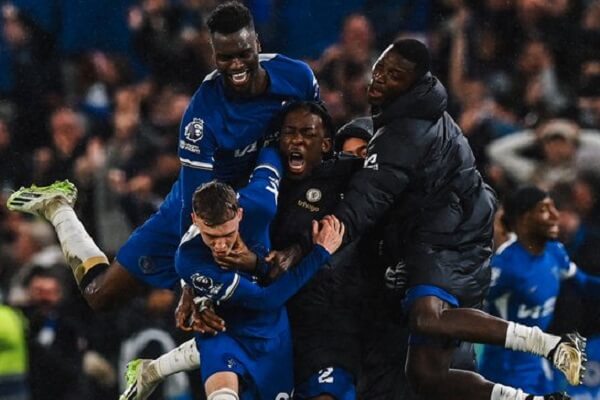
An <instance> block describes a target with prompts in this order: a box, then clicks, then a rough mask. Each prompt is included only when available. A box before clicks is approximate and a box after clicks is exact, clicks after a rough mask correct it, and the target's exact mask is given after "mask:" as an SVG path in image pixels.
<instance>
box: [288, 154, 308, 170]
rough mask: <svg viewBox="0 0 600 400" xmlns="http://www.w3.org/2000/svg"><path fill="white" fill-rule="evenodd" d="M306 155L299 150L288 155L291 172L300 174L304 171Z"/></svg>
mask: <svg viewBox="0 0 600 400" xmlns="http://www.w3.org/2000/svg"><path fill="white" fill-rule="evenodd" d="M304 165H305V161H304V155H302V153H300V152H299V151H292V152H290V155H289V156H288V167H289V170H290V172H292V173H294V174H300V173H302V172H303V171H304Z"/></svg>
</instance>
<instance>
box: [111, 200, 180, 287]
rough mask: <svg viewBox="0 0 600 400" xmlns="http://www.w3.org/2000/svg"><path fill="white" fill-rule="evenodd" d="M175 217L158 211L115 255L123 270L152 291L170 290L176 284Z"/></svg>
mask: <svg viewBox="0 0 600 400" xmlns="http://www.w3.org/2000/svg"><path fill="white" fill-rule="evenodd" d="M174 218H175V215H168V212H167V211H164V210H162V209H161V210H160V211H158V212H156V213H154V214H153V215H152V216H151V217H150V219H148V221H146V223H144V225H142V226H140V227H139V228H137V229H136V230H135V231H134V232H133V233H132V234H131V236H130V237H129V239H128V240H127V242H126V243H125V244H124V245H123V247H121V249H120V250H119V252H118V253H117V260H118V262H119V264H120V265H122V266H123V268H124V269H126V270H127V272H129V274H131V275H132V276H134V277H135V278H136V279H138V280H139V281H141V282H143V283H145V284H146V285H149V286H152V287H158V288H163V289H171V288H173V287H174V286H175V285H176V284H177V282H178V281H179V276H178V275H177V272H176V271H175V262H174V258H175V252H176V251H177V247H178V245H179V240H180V235H179V223H178V219H179V217H177V220H174Z"/></svg>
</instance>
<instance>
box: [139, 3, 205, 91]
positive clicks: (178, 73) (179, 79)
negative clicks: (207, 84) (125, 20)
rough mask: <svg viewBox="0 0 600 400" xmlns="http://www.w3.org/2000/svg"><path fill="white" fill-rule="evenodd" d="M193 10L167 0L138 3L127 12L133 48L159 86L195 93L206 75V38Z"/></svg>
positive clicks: (198, 18) (200, 16) (202, 26)
mask: <svg viewBox="0 0 600 400" xmlns="http://www.w3.org/2000/svg"><path fill="white" fill-rule="evenodd" d="M197 10H198V9H196V8H188V9H187V10H184V9H182V8H180V7H179V6H177V5H171V4H170V3H169V1H167V0H142V1H141V7H134V8H132V9H131V10H130V11H129V28H130V29H131V31H132V35H133V36H132V39H133V46H134V49H135V51H136V54H137V56H138V57H140V59H141V60H142V61H143V62H144V63H145V64H146V65H147V66H148V68H149V69H150V72H151V73H152V76H153V77H154V79H155V80H156V82H157V83H158V84H159V86H162V85H165V84H180V85H185V86H187V87H188V88H189V89H190V90H195V89H196V88H197V87H198V85H199V84H200V83H201V82H202V79H204V76H205V75H206V74H207V73H208V72H210V70H211V68H212V63H209V61H210V59H208V57H206V55H207V54H210V51H209V41H208V40H209V36H208V35H207V32H206V28H205V27H204V25H203V23H202V15H200V14H199V13H195V12H194V11H197ZM185 11H187V13H186V15H185V18H184V12H185ZM199 49H203V50H204V51H201V52H199V51H198V50H199Z"/></svg>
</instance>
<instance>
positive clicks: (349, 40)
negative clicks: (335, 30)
mask: <svg viewBox="0 0 600 400" xmlns="http://www.w3.org/2000/svg"><path fill="white" fill-rule="evenodd" d="M374 41H375V37H374V35H373V27H372V26H371V23H370V21H369V20H368V19H367V18H366V17H365V16H364V15H362V14H352V15H350V16H348V17H347V18H346V19H345V21H344V25H343V28H342V33H341V35H340V40H339V41H338V42H337V43H335V44H333V45H331V46H330V47H328V48H327V49H326V50H325V51H324V52H323V54H322V55H321V57H320V58H319V59H318V60H316V61H315V62H314V63H313V68H314V70H315V74H316V76H317V79H318V80H319V83H320V85H321V87H322V88H323V90H332V91H339V92H341V95H342V98H343V101H344V108H345V118H344V119H345V120H348V119H350V118H353V117H357V116H360V115H364V114H366V113H367V112H368V110H369V105H368V102H367V84H368V80H369V76H370V74H369V72H370V70H371V67H372V65H373V64H374V62H375V58H376V56H377V49H376V48H375V46H374Z"/></svg>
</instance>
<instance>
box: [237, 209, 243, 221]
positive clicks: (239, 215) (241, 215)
mask: <svg viewBox="0 0 600 400" xmlns="http://www.w3.org/2000/svg"><path fill="white" fill-rule="evenodd" d="M243 216H244V209H243V208H242V207H240V208H238V211H237V217H238V218H239V219H242V217H243Z"/></svg>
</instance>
